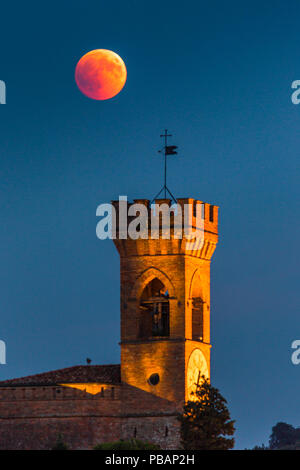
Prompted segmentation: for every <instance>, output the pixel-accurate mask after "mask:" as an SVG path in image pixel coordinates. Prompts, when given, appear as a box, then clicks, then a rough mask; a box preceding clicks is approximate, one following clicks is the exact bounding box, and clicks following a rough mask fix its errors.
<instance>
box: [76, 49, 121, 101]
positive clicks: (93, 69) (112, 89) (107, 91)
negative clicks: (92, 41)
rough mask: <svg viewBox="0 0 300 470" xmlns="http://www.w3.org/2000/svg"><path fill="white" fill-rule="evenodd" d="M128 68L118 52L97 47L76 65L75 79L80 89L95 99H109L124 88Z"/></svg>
mask: <svg viewBox="0 0 300 470" xmlns="http://www.w3.org/2000/svg"><path fill="white" fill-rule="evenodd" d="M126 78H127V70H126V67H125V64H124V62H123V60H122V59H121V57H120V56H118V54H116V53H115V52H113V51H108V50H107V49H95V50H94V51H90V52H88V53H87V54H85V55H84V56H82V57H81V59H80V60H79V62H78V63H77V65H76V70H75V81H76V83H77V86H78V88H79V90H80V91H81V92H82V93H83V94H84V95H86V96H88V97H89V98H92V99H93V100H108V99H109V98H113V96H116V95H117V94H118V93H120V91H121V90H122V88H123V86H124V85H125V82H126Z"/></svg>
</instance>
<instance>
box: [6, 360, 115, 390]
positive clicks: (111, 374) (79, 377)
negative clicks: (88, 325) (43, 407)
mask: <svg viewBox="0 0 300 470" xmlns="http://www.w3.org/2000/svg"><path fill="white" fill-rule="evenodd" d="M95 382H98V383H107V384H116V385H117V384H120V383H121V373H120V364H109V365H102V366H91V365H89V366H88V365H86V366H73V367H67V368H66V369H58V370H51V371H50V372H43V373H42V374H36V375H28V376H27V377H20V378H17V379H9V380H3V381H2V382H0V387H10V386H12V387H14V386H22V385H24V386H39V385H58V384H62V383H95Z"/></svg>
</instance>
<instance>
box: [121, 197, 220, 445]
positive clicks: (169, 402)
mask: <svg viewBox="0 0 300 470" xmlns="http://www.w3.org/2000/svg"><path fill="white" fill-rule="evenodd" d="M134 203H135V204H139V205H140V208H143V207H144V208H145V209H146V210H147V214H148V221H147V226H146V227H144V228H143V230H142V229H141V232H140V233H141V238H137V239H132V238H128V237H127V228H128V227H129V226H130V223H131V221H132V220H134V218H133V215H134V211H132V208H133V204H130V203H127V202H122V203H121V202H120V201H114V202H113V204H114V207H115V209H116V213H117V217H116V226H115V229H116V232H115V240H114V242H115V245H116V247H117V249H118V252H119V254H120V274H121V380H122V383H123V384H124V385H125V387H124V391H123V393H124V395H123V399H122V403H123V404H124V410H123V413H124V416H125V415H126V416H132V417H134V416H137V414H141V413H142V414H143V416H144V417H147V416H148V417H150V416H158V415H159V416H161V417H162V416H163V415H164V416H171V415H174V413H175V414H176V412H178V411H179V410H180V409H182V405H183V403H184V401H185V400H187V399H188V398H192V392H193V390H194V389H195V387H196V383H197V381H198V380H199V378H200V376H201V375H202V374H203V375H206V376H208V377H209V376H210V348H211V345H210V261H211V257H212V254H213V252H214V250H215V247H216V244H217V241H218V207H217V206H214V205H210V204H206V203H202V202H201V201H196V200H194V199H178V201H177V203H178V206H177V207H179V208H181V215H180V216H179V217H182V219H181V220H182V222H183V221H184V220H189V221H190V225H191V226H192V227H194V228H195V227H196V226H197V223H198V224H199V219H198V218H196V215H197V212H196V211H197V210H198V208H201V209H200V211H201V215H200V218H201V228H202V240H201V243H196V244H194V245H192V247H191V246H190V245H188V240H187V238H186V237H185V236H183V237H179V238H177V236H176V235H175V234H176V233H177V227H178V221H179V222H180V219H178V217H177V218H176V215H177V216H178V213H177V214H175V215H174V213H172V212H171V216H170V237H169V239H167V238H164V233H165V228H166V227H165V225H164V224H165V221H164V220H163V218H162V216H159V210H160V208H162V207H166V205H167V206H170V205H171V200H169V199H159V200H156V201H155V204H156V211H157V212H156V215H157V216H158V217H159V218H158V219H157V220H158V221H159V222H158V227H159V229H158V232H157V234H156V238H155V239H153V238H151V228H152V225H153V221H152V219H151V209H150V201H149V200H134ZM120 204H123V206H122V211H123V214H124V210H126V211H127V213H128V214H129V217H128V221H127V222H125V226H124V223H123V226H122V227H120V224H119V217H118V216H119V213H120ZM124 205H125V207H124ZM163 205H164V206H163ZM135 207H138V206H135ZM187 210H189V217H190V218H189V219H188V218H185V217H186V216H187ZM139 214H141V212H136V210H135V215H139ZM130 216H131V217H130ZM151 224H152V225H151ZM124 233H125V235H124ZM126 237H127V238H126ZM187 247H189V248H187ZM169 424H170V423H169ZM150 428H151V426H150ZM150 428H149V432H151V430H150ZM166 429H167V428H166ZM166 432H167V431H166ZM145 434H147V430H145V429H144V437H147V436H145ZM124 437H126V432H125V433H124ZM149 437H150V436H149Z"/></svg>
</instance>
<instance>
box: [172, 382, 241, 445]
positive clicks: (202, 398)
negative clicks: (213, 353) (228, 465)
mask: <svg viewBox="0 0 300 470" xmlns="http://www.w3.org/2000/svg"><path fill="white" fill-rule="evenodd" d="M226 404H227V402H226V400H225V398H224V397H223V396H222V395H221V394H220V392H219V390H218V389H217V388H215V387H212V385H211V384H210V383H209V382H208V380H207V379H206V378H205V377H202V383H201V384H200V385H199V386H198V388H197V391H196V392H195V401H188V402H187V403H186V404H185V406H184V409H183V414H182V415H181V416H179V418H178V419H179V421H180V424H181V427H180V434H181V444H182V446H183V448H184V449H186V450H227V449H232V448H233V446H234V438H227V437H226V436H233V434H234V431H235V428H234V421H233V420H231V418H230V414H229V411H228V408H227V406H226Z"/></svg>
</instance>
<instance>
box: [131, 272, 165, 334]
mask: <svg viewBox="0 0 300 470" xmlns="http://www.w3.org/2000/svg"><path fill="white" fill-rule="evenodd" d="M169 317H170V304H169V293H168V291H167V289H166V287H165V286H164V284H163V283H162V282H161V281H160V280H159V279H157V278H155V279H153V280H152V281H151V282H149V284H147V286H146V287H145V289H144V290H143V293H142V296H141V300H140V325H139V337H140V338H151V337H157V336H169V334H170V325H169V323H170V322H169Z"/></svg>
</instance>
